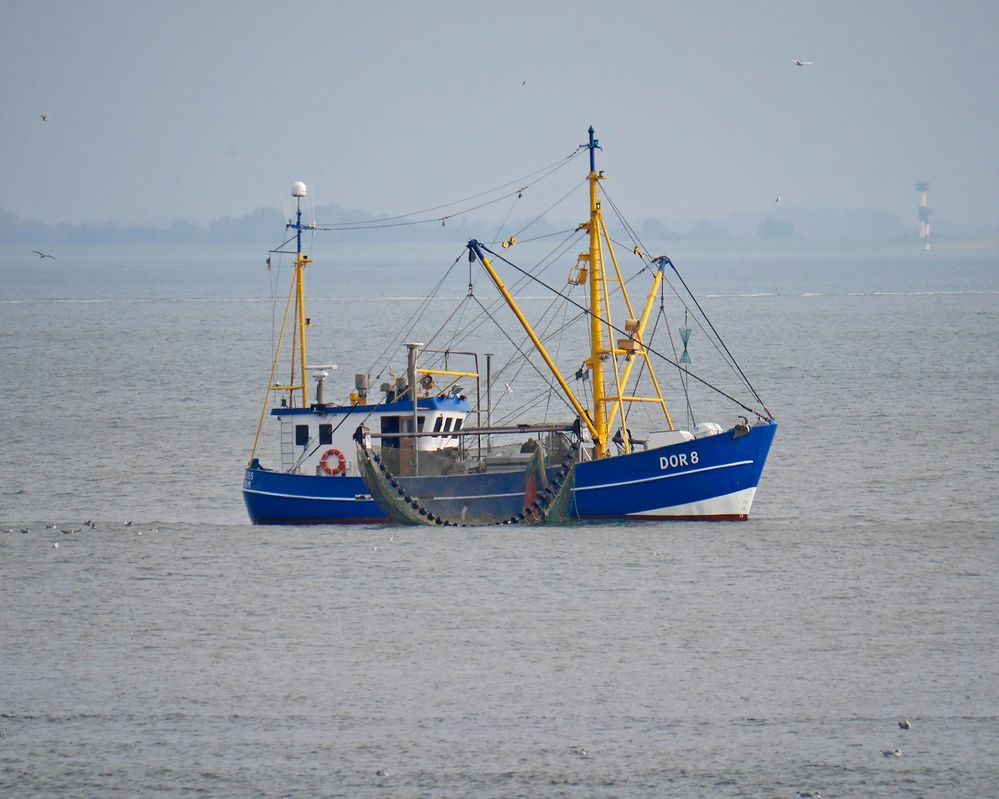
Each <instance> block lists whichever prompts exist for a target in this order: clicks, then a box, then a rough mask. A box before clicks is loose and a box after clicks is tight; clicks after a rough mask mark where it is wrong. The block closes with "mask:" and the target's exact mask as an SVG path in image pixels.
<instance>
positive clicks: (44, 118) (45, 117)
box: [38, 114, 49, 122]
mask: <svg viewBox="0 0 999 799" xmlns="http://www.w3.org/2000/svg"><path fill="white" fill-rule="evenodd" d="M38 116H40V117H41V118H42V122H48V121H49V115H48V114H39V115H38Z"/></svg>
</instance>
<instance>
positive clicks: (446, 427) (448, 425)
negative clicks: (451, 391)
mask: <svg viewBox="0 0 999 799" xmlns="http://www.w3.org/2000/svg"><path fill="white" fill-rule="evenodd" d="M453 421H454V419H452V418H451V417H450V416H448V417H447V421H446V422H444V432H445V433H447V432H449V431H450V430H451V422H453Z"/></svg>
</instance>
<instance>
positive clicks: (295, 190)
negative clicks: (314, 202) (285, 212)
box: [291, 180, 309, 197]
mask: <svg viewBox="0 0 999 799" xmlns="http://www.w3.org/2000/svg"><path fill="white" fill-rule="evenodd" d="M308 193H309V190H308V189H307V188H305V184H304V183H302V181H300V180H296V181H295V182H294V183H292V184H291V196H292V197H304V196H305V195H306V194H308Z"/></svg>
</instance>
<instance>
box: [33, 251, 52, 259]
mask: <svg viewBox="0 0 999 799" xmlns="http://www.w3.org/2000/svg"><path fill="white" fill-rule="evenodd" d="M32 252H33V253H34V254H35V255H37V256H38V257H39V258H51V259H52V260H53V261H54V260H55V256H54V255H49V254H48V253H47V252H42V251H41V250H32Z"/></svg>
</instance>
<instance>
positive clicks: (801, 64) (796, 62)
mask: <svg viewBox="0 0 999 799" xmlns="http://www.w3.org/2000/svg"><path fill="white" fill-rule="evenodd" d="M791 63H792V64H794V65H795V66H796V67H807V66H809V65H810V64H811V63H812V62H811V61H799V60H798V59H797V58H792V59H791Z"/></svg>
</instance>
